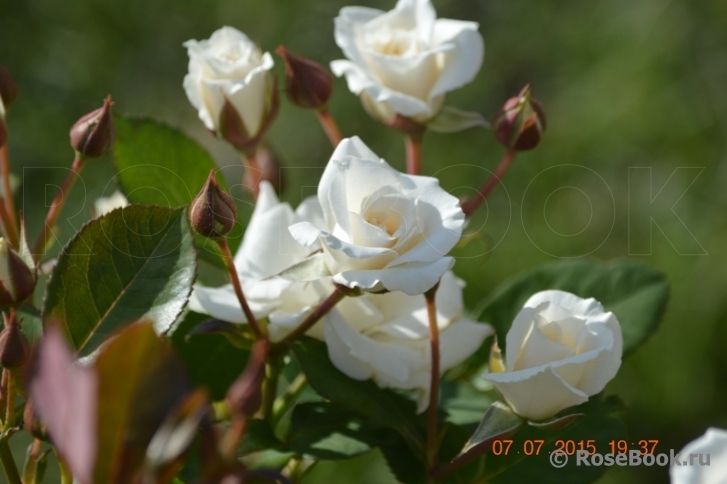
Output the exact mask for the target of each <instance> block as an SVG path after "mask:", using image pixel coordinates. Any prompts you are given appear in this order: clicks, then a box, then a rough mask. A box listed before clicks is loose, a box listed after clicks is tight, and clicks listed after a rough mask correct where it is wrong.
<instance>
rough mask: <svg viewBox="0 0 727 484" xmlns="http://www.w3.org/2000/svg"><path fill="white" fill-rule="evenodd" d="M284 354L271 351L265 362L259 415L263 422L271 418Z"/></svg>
mask: <svg viewBox="0 0 727 484" xmlns="http://www.w3.org/2000/svg"><path fill="white" fill-rule="evenodd" d="M283 356H284V352H279V351H271V352H270V358H268V359H267V361H266V362H265V380H264V381H263V401H262V405H261V407H260V414H261V415H262V417H263V418H264V419H265V420H268V421H270V420H271V419H272V417H273V403H274V402H275V397H276V396H277V395H278V379H279V378H280V372H281V371H282V370H283V366H284V364H283Z"/></svg>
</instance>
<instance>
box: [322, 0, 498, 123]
mask: <svg viewBox="0 0 727 484" xmlns="http://www.w3.org/2000/svg"><path fill="white" fill-rule="evenodd" d="M335 25H336V27H335V29H336V30H335V37H336V43H337V44H338V46H339V47H340V48H341V49H342V50H343V53H344V54H345V56H346V57H347V58H348V59H349V60H337V61H333V62H332V63H331V69H332V70H333V73H334V74H336V75H337V76H342V75H345V76H346V80H347V81H348V88H349V89H350V90H351V92H353V93H354V94H357V95H359V94H360V95H361V98H362V101H363V102H364V106H365V107H366V109H367V110H368V111H369V112H370V113H371V114H372V115H373V116H374V117H376V118H378V119H379V120H381V121H382V122H384V123H386V124H392V123H393V122H394V120H395V118H396V115H397V114H399V115H401V116H403V117H406V118H411V119H413V120H414V121H417V122H419V123H425V122H426V121H428V120H430V119H431V118H433V117H434V116H435V115H436V114H437V113H438V111H439V110H440V109H441V107H442V104H443V102H444V96H445V94H446V93H447V92H449V91H452V90H454V89H457V88H459V87H462V86H463V85H465V84H467V83H469V82H470V81H472V79H474V77H475V76H476V75H477V72H478V71H479V70H480V66H481V65H482V59H483V57H484V52H485V47H484V41H483V40H482V36H481V35H480V34H479V32H478V31H477V29H478V25H477V24H476V23H474V22H462V21H458V20H448V19H439V20H437V14H436V12H435V11H434V7H433V6H432V4H431V2H430V1H429V0H399V3H397V5H396V8H395V9H394V10H392V11H390V12H382V11H381V10H376V9H373V8H365V7H345V8H343V9H342V10H341V13H340V14H339V16H338V17H337V18H336V20H335Z"/></svg>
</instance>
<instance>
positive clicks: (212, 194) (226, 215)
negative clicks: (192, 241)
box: [189, 170, 237, 239]
mask: <svg viewBox="0 0 727 484" xmlns="http://www.w3.org/2000/svg"><path fill="white" fill-rule="evenodd" d="M189 220H190V222H191V224H192V228H193V229H194V230H195V231H196V232H197V233H198V234H201V235H204V236H205V237H209V238H213V239H214V238H219V237H224V236H225V235H227V234H228V233H229V232H230V230H232V228H233V227H234V226H235V221H236V220H237V207H235V202H234V200H232V197H231V196H230V195H228V194H227V193H225V192H224V191H223V190H222V189H221V188H220V185H219V184H218V183H217V180H215V171H214V170H212V171H211V172H210V176H209V177H208V178H207V183H205V184H204V186H203V187H202V190H200V192H199V194H198V195H197V196H196V197H195V199H194V200H193V201H192V204H191V205H190V207H189Z"/></svg>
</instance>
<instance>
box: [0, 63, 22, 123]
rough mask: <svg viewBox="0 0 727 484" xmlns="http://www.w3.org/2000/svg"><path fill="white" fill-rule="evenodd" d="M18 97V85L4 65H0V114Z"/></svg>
mask: <svg viewBox="0 0 727 484" xmlns="http://www.w3.org/2000/svg"><path fill="white" fill-rule="evenodd" d="M17 97H18V85H17V84H15V79H13V76H11V75H10V73H9V72H8V70H7V69H5V67H3V66H0V104H1V105H2V107H0V115H2V114H3V111H4V110H6V109H7V108H8V106H10V105H11V104H12V103H13V101H15V99H16V98H17Z"/></svg>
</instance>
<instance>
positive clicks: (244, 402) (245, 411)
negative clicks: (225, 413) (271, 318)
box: [227, 339, 270, 417]
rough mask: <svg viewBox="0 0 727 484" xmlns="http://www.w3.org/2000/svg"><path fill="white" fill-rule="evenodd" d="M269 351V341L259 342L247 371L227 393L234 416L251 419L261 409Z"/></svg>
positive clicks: (228, 403)
mask: <svg viewBox="0 0 727 484" xmlns="http://www.w3.org/2000/svg"><path fill="white" fill-rule="evenodd" d="M269 349H270V343H269V342H268V341H267V340H264V339H261V340H258V341H257V342H256V343H255V346H254V347H253V349H252V353H251V355H250V360H249V361H248V363H247V366H246V367H245V370H244V371H243V372H242V374H241V375H240V376H239V377H238V378H237V380H235V382H234V383H233V384H232V385H231V386H230V389H229V390H228V391H227V405H228V407H229V408H230V413H231V414H232V415H233V416H246V417H249V416H251V415H254V414H255V412H257V411H258V410H259V409H260V405H262V381H263V377H264V376H265V359H266V357H267V354H268V350H269Z"/></svg>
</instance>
